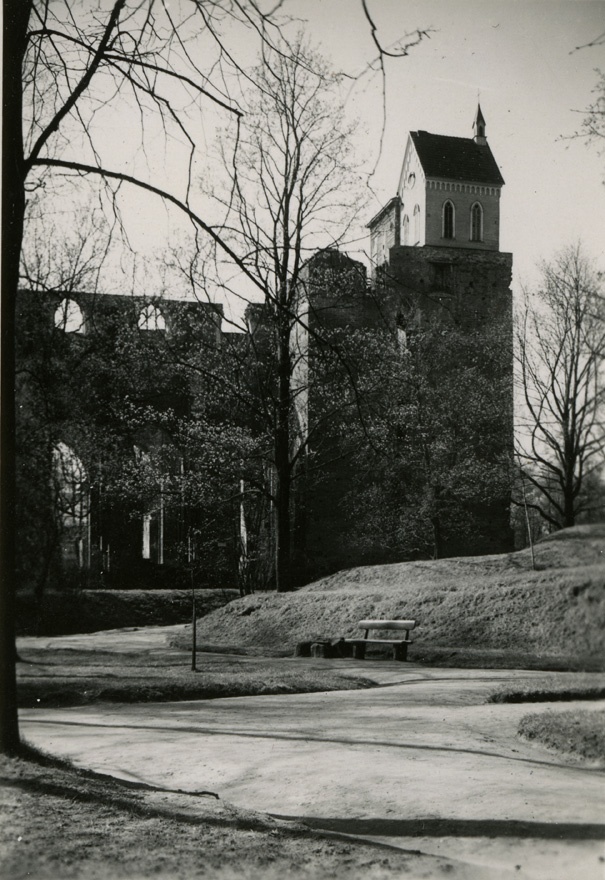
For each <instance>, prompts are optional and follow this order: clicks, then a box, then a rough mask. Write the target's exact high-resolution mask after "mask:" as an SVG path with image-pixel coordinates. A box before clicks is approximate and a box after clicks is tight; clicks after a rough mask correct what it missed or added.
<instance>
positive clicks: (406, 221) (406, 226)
mask: <svg viewBox="0 0 605 880" xmlns="http://www.w3.org/2000/svg"><path fill="white" fill-rule="evenodd" d="M403 243H404V244H409V243H410V218H409V217H408V215H407V214H406V215H405V217H404V218H403Z"/></svg>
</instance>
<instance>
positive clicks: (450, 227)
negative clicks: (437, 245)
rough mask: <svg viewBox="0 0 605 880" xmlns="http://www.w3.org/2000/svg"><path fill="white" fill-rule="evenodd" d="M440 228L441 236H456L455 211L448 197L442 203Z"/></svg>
mask: <svg viewBox="0 0 605 880" xmlns="http://www.w3.org/2000/svg"><path fill="white" fill-rule="evenodd" d="M441 229H442V233H441V234H442V238H455V237H456V211H455V209H454V203H453V202H452V201H450V199H448V200H447V202H444V203H443V211H442V218H441Z"/></svg>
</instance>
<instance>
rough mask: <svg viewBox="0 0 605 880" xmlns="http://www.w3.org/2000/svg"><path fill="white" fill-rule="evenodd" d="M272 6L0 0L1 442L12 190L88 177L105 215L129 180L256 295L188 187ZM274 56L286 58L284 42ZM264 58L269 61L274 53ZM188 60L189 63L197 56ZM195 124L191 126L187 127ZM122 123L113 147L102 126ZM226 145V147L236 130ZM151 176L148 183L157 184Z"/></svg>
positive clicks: (6, 732) (10, 697)
mask: <svg viewBox="0 0 605 880" xmlns="http://www.w3.org/2000/svg"><path fill="white" fill-rule="evenodd" d="M281 6H282V3H281V0H277V2H276V3H275V4H274V5H273V6H272V7H271V9H270V11H268V12H265V11H264V10H263V8H262V6H261V4H260V3H259V2H258V0H191V2H188V3H185V2H182V3H176V4H173V3H168V2H167V0H159V2H157V3H153V2H151V0H96V2H94V3H89V2H84V0H82V2H72V0H7V2H6V3H5V5H4V54H3V82H4V92H3V123H4V124H3V183H4V186H3V203H2V211H3V215H2V221H3V235H4V242H3V245H4V252H3V261H2V343H3V344H2V357H3V369H2V399H3V411H2V418H3V422H2V432H3V438H5V439H8V440H9V441H10V438H11V437H13V436H14V430H15V425H14V402H15V399H14V358H15V350H14V341H13V340H14V322H15V304H16V293H17V288H18V284H19V260H20V254H21V245H22V239H23V229H24V217H25V204H26V194H27V192H28V191H29V190H32V189H34V188H41V187H44V188H46V190H47V191H49V190H50V189H51V187H52V186H53V185H54V184H56V183H57V181H58V180H59V179H61V178H63V179H64V178H68V179H69V180H70V181H71V182H73V183H74V184H75V185H77V183H78V181H79V180H80V179H81V178H82V177H89V178H94V179H96V180H98V181H99V183H100V184H101V185H102V187H103V188H104V189H105V192H106V195H107V197H108V198H109V200H110V203H111V204H112V205H113V206H114V207H115V208H116V210H117V209H118V206H119V198H120V194H121V192H122V191H123V190H125V189H128V188H132V187H135V188H136V189H137V190H138V192H139V193H142V192H146V193H149V194H152V195H154V196H155V197H157V198H158V199H160V200H161V201H162V202H163V203H164V205H165V206H166V208H167V210H169V209H172V208H176V209H177V210H178V211H180V212H181V213H182V215H183V216H184V217H186V218H188V219H189V221H190V222H191V223H192V224H193V226H194V228H195V229H196V230H197V231H199V232H201V233H203V234H204V235H205V236H207V238H208V239H209V240H210V241H212V242H214V243H215V244H216V246H217V247H219V248H220V249H221V250H222V252H223V255H224V257H225V258H226V259H228V260H230V261H231V262H232V263H233V265H234V266H236V267H237V268H238V270H239V271H241V272H242V273H243V274H244V275H245V276H247V277H248V278H249V280H250V282H251V283H252V284H253V285H256V286H257V287H259V286H260V289H261V292H263V293H264V288H263V287H262V285H259V279H258V276H257V275H256V274H255V273H254V272H251V270H250V266H249V262H248V260H247V258H246V255H245V254H241V253H238V252H237V251H236V250H235V249H234V247H233V244H232V243H231V242H230V241H229V238H228V236H227V235H225V230H221V231H217V230H216V228H215V227H214V226H213V224H212V223H211V222H210V221H209V220H208V219H207V218H206V217H205V214H204V210H203V208H201V207H200V205H199V203H198V202H196V200H195V192H194V186H193V182H194V180H195V173H194V172H195V164H196V160H197V156H198V153H199V151H198V149H197V147H198V144H200V143H204V131H203V120H204V119H210V120H211V124H212V126H213V127H214V126H215V125H216V123H217V119H219V118H221V116H222V117H223V118H224V117H225V116H227V117H229V118H232V119H234V120H236V121H237V120H239V119H241V116H242V110H241V109H240V107H238V106H237V104H236V102H235V101H234V100H232V98H231V97H230V91H231V90H232V86H233V84H234V83H235V82H237V81H238V80H240V79H243V80H245V81H246V80H247V81H250V79H251V78H250V73H249V70H248V64H247V62H246V61H242V60H241V59H238V55H237V53H236V52H235V50H234V48H233V47H234V45H235V43H236V42H238V43H239V45H240V46H241V45H242V31H243V32H245V35H246V38H245V42H246V44H247V45H248V46H249V45H250V44H251V43H252V42H253V41H256V43H257V45H258V47H259V48H262V47H264V48H265V49H267V50H269V51H270V50H271V48H272V47H273V46H274V44H275V43H276V41H277V40H278V38H280V36H281V31H280V25H279V22H278V20H277V15H278V14H279V11H280V7H281ZM283 51H285V52H286V53H288V48H287V45H286V46H285V49H282V50H280V53H281V52H283ZM280 53H278V55H279V54H280ZM199 59H202V61H201V62H200V61H199ZM200 125H201V126H202V130H200ZM111 126H114V132H116V131H117V132H120V133H125V131H126V130H128V139H129V143H128V147H127V148H125V149H123V150H121V151H116V149H115V138H114V137H112V136H111V133H108V129H110V128H111ZM158 141H160V142H161V143H162V148H163V155H164V156H166V155H168V154H170V155H171V156H173V157H174V158H175V162H174V167H175V168H176V169H178V170H179V171H180V174H179V173H177V176H176V177H175V178H174V179H170V180H167V179H166V178H165V175H164V174H163V172H162V169H161V167H160V169H159V170H158V169H157V168H156V172H155V176H154V171H153V156H152V154H153V148H154V144H157V143H158ZM233 148H234V150H236V148H237V137H236V138H235V139H234V142H233ZM157 180H161V181H162V184H161V185H158V183H157ZM10 448H11V447H10V442H9V443H8V444H5V448H4V454H3V456H2V461H1V464H0V467H1V471H0V478H1V483H2V508H1V521H0V535H1V541H2V545H1V550H2V558H3V566H2V572H3V574H2V577H3V581H2V586H3V588H2V591H1V597H2V603H3V604H2V607H1V608H0V619H1V621H2V630H1V637H2V641H1V647H0V661H1V663H0V676H1V677H0V689H1V690H2V693H3V696H4V700H3V708H4V712H3V715H2V717H1V718H0V722H1V723H0V750H2V751H6V752H10V751H13V750H14V749H16V748H17V747H18V745H19V735H18V725H17V715H16V696H15V675H14V673H15V668H14V624H13V620H14V614H13V596H14V582H13V578H14V575H13V572H14V556H15V540H16V538H15V532H14V523H13V520H12V511H13V509H14V501H15V479H14V462H13V460H12V457H11V455H10V454H8V450H10Z"/></svg>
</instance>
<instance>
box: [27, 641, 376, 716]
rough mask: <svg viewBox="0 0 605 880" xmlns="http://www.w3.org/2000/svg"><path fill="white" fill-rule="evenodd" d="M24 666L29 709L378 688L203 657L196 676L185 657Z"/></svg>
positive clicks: (117, 656)
mask: <svg viewBox="0 0 605 880" xmlns="http://www.w3.org/2000/svg"><path fill="white" fill-rule="evenodd" d="M20 656H21V662H19V663H18V683H17V690H18V700H19V705H20V706H21V707H22V708H25V707H28V708H35V707H44V706H74V705H85V704H90V703H98V702H120V703H137V702H162V701H171V700H203V699H212V698H217V697H242V696H253V695H259V694H285V693H290V694H293V693H312V692H316V691H332V690H355V689H358V688H363V687H371V686H372V684H373V682H371V681H369V680H367V679H363V678H350V677H345V676H342V675H338V674H337V673H335V672H332V671H330V670H325V671H324V670H319V671H314V670H306V669H303V668H298V669H297V668H295V667H291V668H283V667H281V666H280V665H279V664H277V663H275V662H271V661H270V660H262V659H259V658H242V659H241V660H239V659H234V658H232V657H228V656H224V655H213V656H211V657H208V656H206V655H204V656H203V657H199V658H198V661H197V665H198V671H197V672H192V671H191V658H190V654H189V653H187V652H185V651H173V650H164V651H159V650H157V649H156V650H154V651H153V652H151V651H140V652H120V653H114V652H110V651H88V650H73V649H72V650H61V649H58V648H52V649H40V648H36V649H31V648H29V649H27V650H25V651H22V653H21V655H20Z"/></svg>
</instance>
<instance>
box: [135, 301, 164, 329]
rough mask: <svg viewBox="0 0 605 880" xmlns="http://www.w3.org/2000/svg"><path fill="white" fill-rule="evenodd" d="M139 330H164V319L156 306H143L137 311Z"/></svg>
mask: <svg viewBox="0 0 605 880" xmlns="http://www.w3.org/2000/svg"><path fill="white" fill-rule="evenodd" d="M138 326H139V330H165V329H166V319H165V318H164V315H163V314H162V312H161V311H160V309H159V308H158V307H157V306H154V305H147V306H144V307H143V308H142V309H141V311H140V313H139V323H138Z"/></svg>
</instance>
